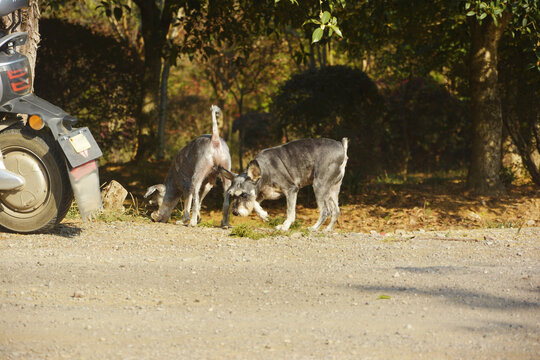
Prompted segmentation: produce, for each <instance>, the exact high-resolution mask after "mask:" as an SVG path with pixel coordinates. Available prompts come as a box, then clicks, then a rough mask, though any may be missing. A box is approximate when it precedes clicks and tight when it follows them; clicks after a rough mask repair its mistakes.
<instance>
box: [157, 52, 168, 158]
mask: <svg viewBox="0 0 540 360" xmlns="http://www.w3.org/2000/svg"><path fill="white" fill-rule="evenodd" d="M170 69H171V63H170V61H169V60H168V58H165V60H164V61H163V71H162V72H161V96H160V101H161V102H160V105H159V126H158V136H159V151H158V159H163V158H164V157H165V122H166V119H167V85H168V82H169V81H168V80H169V72H170Z"/></svg>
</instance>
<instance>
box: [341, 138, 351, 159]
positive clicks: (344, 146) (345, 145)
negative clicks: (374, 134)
mask: <svg viewBox="0 0 540 360" xmlns="http://www.w3.org/2000/svg"><path fill="white" fill-rule="evenodd" d="M341 144H342V145H343V151H344V152H345V157H347V149H348V148H349V139H348V138H346V137H344V138H343V139H341Z"/></svg>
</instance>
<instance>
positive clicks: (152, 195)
mask: <svg viewBox="0 0 540 360" xmlns="http://www.w3.org/2000/svg"><path fill="white" fill-rule="evenodd" d="M164 197H165V185H163V184H157V185H152V186H150V187H148V189H146V194H144V198H145V199H147V198H149V199H148V204H149V205H151V206H153V207H156V208H159V207H160V206H161V204H162V203H163V198H164Z"/></svg>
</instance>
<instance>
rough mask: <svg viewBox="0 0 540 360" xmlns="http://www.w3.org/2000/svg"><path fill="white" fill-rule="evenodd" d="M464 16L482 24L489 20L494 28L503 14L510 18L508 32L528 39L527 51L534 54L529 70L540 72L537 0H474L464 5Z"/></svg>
mask: <svg viewBox="0 0 540 360" xmlns="http://www.w3.org/2000/svg"><path fill="white" fill-rule="evenodd" d="M465 11H467V13H466V15H467V17H469V18H475V19H476V20H477V21H478V23H480V24H482V22H483V21H487V20H486V19H491V20H492V21H493V23H494V24H495V26H499V25H500V24H499V23H500V21H501V20H502V18H503V16H504V14H506V15H507V16H512V22H511V25H510V29H509V30H510V31H511V33H512V36H514V37H515V36H516V33H521V34H523V35H525V36H527V37H528V38H529V42H530V49H528V50H529V51H531V52H533V53H534V54H536V63H535V64H530V66H529V68H530V69H533V68H535V67H536V69H537V70H539V71H540V29H538V22H539V21H540V16H539V12H538V1H537V0H519V1H511V0H494V1H493V0H492V1H482V0H474V1H467V2H466V3H465Z"/></svg>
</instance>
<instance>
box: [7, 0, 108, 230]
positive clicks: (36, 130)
mask: <svg viewBox="0 0 540 360" xmlns="http://www.w3.org/2000/svg"><path fill="white" fill-rule="evenodd" d="M28 3H29V0H9V1H5V0H4V1H2V0H0V16H1V17H3V16H7V15H9V14H11V24H10V25H9V26H8V28H7V29H6V30H5V31H0V228H1V229H4V230H9V231H14V232H21V233H29V232H43V231H48V230H50V229H52V228H53V227H54V226H55V225H56V224H58V223H59V222H60V221H62V219H63V218H64V217H65V216H66V214H67V212H68V210H69V209H70V207H71V204H72V202H73V197H75V200H76V202H77V205H78V208H79V212H80V213H81V216H82V218H83V220H84V221H86V220H88V219H90V218H92V217H93V216H94V215H95V214H97V213H99V211H100V210H101V209H102V202H101V194H100V189H99V186H100V184H99V171H98V163H97V159H98V158H99V157H100V156H102V152H101V150H100V148H99V146H98V144H97V143H96V141H95V139H94V137H93V136H92V134H91V132H90V130H89V129H88V128H87V127H81V128H76V127H74V124H75V123H76V122H77V119H76V118H75V117H74V116H71V115H70V114H68V113H67V112H65V111H64V110H62V109H61V108H59V107H57V106H55V105H53V104H51V103H49V102H47V101H45V100H43V99H41V98H39V97H37V96H36V95H35V94H33V93H32V73H31V68H30V66H29V62H28V58H27V57H26V56H25V55H23V54H21V53H19V52H18V51H17V48H18V47H19V46H21V45H24V44H25V43H26V41H27V38H28V34H27V33H26V32H17V28H18V26H19V25H20V23H21V8H23V7H25V6H28Z"/></svg>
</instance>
